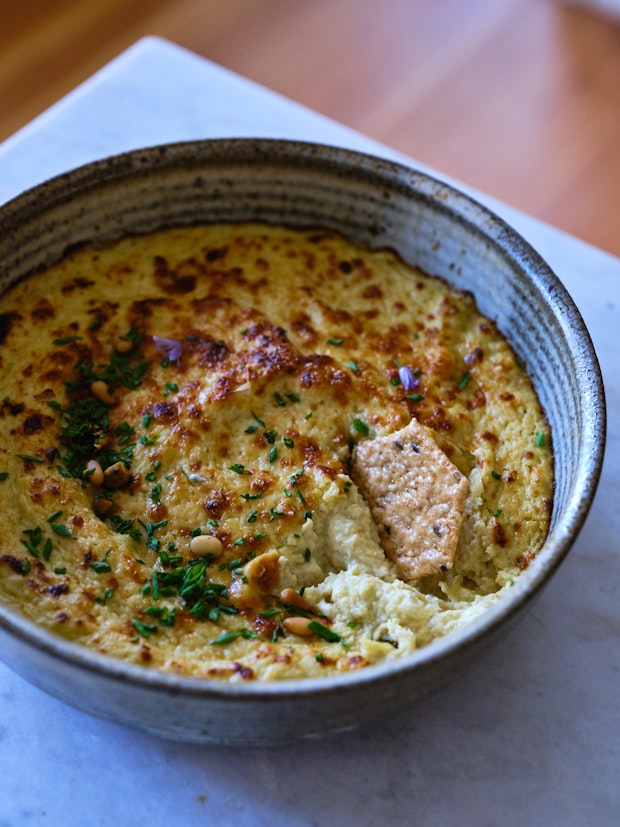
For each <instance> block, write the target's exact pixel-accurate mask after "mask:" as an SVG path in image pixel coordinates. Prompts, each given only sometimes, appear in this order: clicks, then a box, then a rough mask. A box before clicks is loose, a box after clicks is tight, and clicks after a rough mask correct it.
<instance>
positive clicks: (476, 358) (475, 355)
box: [464, 347, 484, 368]
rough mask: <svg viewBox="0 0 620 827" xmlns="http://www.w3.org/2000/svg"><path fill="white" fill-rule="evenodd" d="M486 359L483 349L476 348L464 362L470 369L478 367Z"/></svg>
mask: <svg viewBox="0 0 620 827" xmlns="http://www.w3.org/2000/svg"><path fill="white" fill-rule="evenodd" d="M483 358H484V353H483V351H482V348H481V347H475V348H474V349H473V350H472V352H471V353H468V354H467V356H466V357H465V359H464V361H465V364H466V365H467V367H468V368H471V367H473V365H478V364H480V362H482V360H483Z"/></svg>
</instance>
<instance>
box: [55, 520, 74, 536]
mask: <svg viewBox="0 0 620 827" xmlns="http://www.w3.org/2000/svg"><path fill="white" fill-rule="evenodd" d="M52 531H54V532H56V534H58V535H59V536H60V537H71V539H72V540H77V537H76V536H75V534H73V533H72V532H71V530H70V529H68V528H67V526H66V525H63V524H62V523H52Z"/></svg>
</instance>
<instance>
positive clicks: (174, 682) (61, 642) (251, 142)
mask: <svg viewBox="0 0 620 827" xmlns="http://www.w3.org/2000/svg"><path fill="white" fill-rule="evenodd" d="M206 154H208V155H210V157H211V159H212V160H211V163H212V162H213V159H217V158H226V159H227V160H228V161H229V162H231V163H234V164H238V163H246V164H255V163H267V164H270V165H272V166H278V165H281V164H284V163H289V164H291V163H293V164H295V165H300V164H301V165H304V166H308V165H309V164H312V163H315V162H319V163H320V164H321V165H322V168H323V169H325V168H326V167H328V168H330V169H332V171H334V172H337V173H340V172H344V173H346V174H352V173H353V172H354V171H359V170H363V171H364V177H365V178H366V179H368V178H370V176H374V177H376V179H377V181H378V182H381V183H382V185H383V186H391V187H392V188H394V187H395V186H396V187H397V188H399V189H401V191H403V192H405V193H406V194H407V193H408V194H413V193H415V196H416V197H417V198H418V199H421V200H424V201H427V202H429V203H430V204H432V206H433V208H434V209H436V210H439V211H444V212H447V213H449V214H452V215H455V216H456V217H457V218H458V219H459V220H460V221H462V222H465V223H466V224H467V225H468V228H469V229H470V230H474V231H475V232H477V233H478V234H482V235H483V236H484V237H485V238H486V239H488V240H489V241H490V242H491V243H492V244H494V245H495V247H496V248H498V249H499V251H500V253H501V254H502V255H503V256H504V257H505V258H507V259H509V260H510V261H512V262H514V263H515V264H516V265H517V266H518V267H519V268H520V269H521V270H522V271H524V272H525V273H527V276H528V278H529V280H530V281H532V282H533V283H534V285H535V286H536V287H537V288H538V290H539V291H540V292H542V293H543V294H544V296H545V298H546V300H547V301H548V302H551V303H554V302H557V304H558V305H559V306H561V311H560V315H561V317H562V318H563V319H564V320H565V321H566V322H568V323H569V324H566V325H565V328H566V329H565V333H566V335H567V338H568V339H569V340H570V342H571V346H572V353H573V356H574V358H576V359H577V360H578V364H581V365H582V366H583V367H584V368H585V367H586V366H587V369H588V372H589V377H590V380H591V382H590V385H589V386H588V388H587V389H584V392H585V394H586V397H585V400H584V404H583V410H584V425H585V428H584V446H585V449H587V453H588V459H587V462H586V463H584V469H583V472H582V474H581V475H580V476H579V478H578V480H577V484H576V486H575V487H574V489H573V490H572V491H571V496H570V498H569V501H568V503H567V506H566V509H565V513H564V517H563V520H562V522H561V523H560V524H558V525H556V526H555V527H554V528H553V529H552V530H551V531H550V533H549V534H548V536H547V538H546V540H545V542H544V544H543V547H542V549H541V553H539V554H538V556H537V557H536V558H535V559H534V561H533V562H532V563H531V564H530V565H529V567H528V568H527V569H526V570H525V571H523V572H522V573H521V574H520V575H519V577H518V578H517V579H516V581H514V585H513V586H512V587H511V588H510V589H509V590H506V589H504V590H502V591H501V592H498V599H497V600H495V602H493V603H492V604H491V605H490V606H488V607H486V608H484V609H483V611H482V612H481V613H480V614H479V615H478V616H477V617H475V618H473V619H471V620H469V621H468V622H467V623H465V624H464V625H463V626H462V627H460V628H458V629H456V630H453V631H451V632H448V633H447V634H446V635H444V636H442V637H440V638H437V639H435V640H433V641H432V642H431V643H429V644H427V645H425V646H423V647H421V648H420V649H418V650H416V651H415V652H413V653H411V654H409V655H404V656H401V657H396V658H394V659H393V660H388V661H385V662H382V663H379V664H372V665H369V666H367V667H365V668H364V669H360V670H354V671H352V672H348V673H345V674H341V675H330V676H326V677H318V678H295V679H278V680H274V681H262V680H256V681H238V682H237V681H235V682H231V681H222V680H221V679H217V678H206V677H194V676H187V675H177V674H174V673H170V672H164V671H162V670H159V669H156V668H153V667H149V666H142V665H139V664H134V663H131V662H128V661H124V660H122V659H119V658H115V657H111V656H107V655H103V654H100V653H99V652H96V651H94V650H91V649H89V648H88V647H86V646H85V645H83V644H78V643H73V642H71V641H69V640H67V639H65V638H62V637H61V636H59V635H56V634H54V633H53V632H51V631H49V630H47V629H45V628H43V627H41V626H39V625H38V624H37V623H36V622H35V621H31V620H28V619H27V618H26V617H25V616H22V615H20V614H19V613H18V611H17V610H15V609H12V608H11V607H9V606H8V605H7V604H5V603H2V602H0V630H1V631H2V632H4V633H6V634H8V635H10V636H12V637H14V638H16V639H18V640H20V641H21V642H23V643H25V644H27V645H29V646H30V647H31V648H34V649H36V650H38V651H39V652H40V653H41V654H44V655H49V656H52V657H53V658H55V659H57V660H60V661H62V662H63V663H64V664H65V665H66V666H68V667H73V668H76V669H78V670H80V671H82V672H84V671H86V672H91V673H95V674H97V675H98V676H100V677H101V678H106V679H109V680H120V681H123V682H124V683H126V684H131V685H133V686H135V687H136V688H142V689H147V690H161V691H164V692H167V693H171V694H179V693H182V694H183V695H188V696H193V697H196V698H203V699H205V700H207V699H210V700H213V699H220V700H228V701H230V700H238V701H242V700H245V699H252V700H253V701H268V700H270V699H273V698H274V697H277V698H278V699H282V698H283V697H284V698H303V697H305V696H313V697H316V696H317V695H322V694H326V693H327V694H330V693H332V692H334V691H341V690H344V689H346V688H350V687H358V686H361V685H365V684H367V683H379V682H381V681H386V680H393V679H394V677H395V676H396V675H397V674H399V673H402V672H410V671H413V670H415V669H416V668H417V667H421V666H424V665H430V664H432V663H436V662H439V661H441V660H443V659H444V658H446V657H447V656H449V655H450V654H453V653H454V652H456V650H458V649H462V648H469V647H473V646H474V645H475V644H476V643H477V642H478V641H479V640H480V639H481V638H483V637H485V636H487V635H488V634H489V633H490V632H491V631H492V630H494V629H497V627H499V626H500V625H502V624H504V623H505V622H506V621H508V620H509V618H511V617H513V616H516V615H517V614H518V613H519V612H520V610H521V609H522V608H523V607H524V605H525V604H526V603H527V602H528V601H529V600H530V599H531V598H532V597H533V596H534V595H536V594H538V593H539V592H540V591H541V590H542V588H543V587H544V586H545V585H546V583H547V582H548V581H549V579H550V578H551V576H552V575H553V573H554V572H555V570H556V569H557V568H558V566H559V565H560V564H561V563H562V561H563V560H564V558H565V557H566V555H567V554H568V551H569V550H570V548H571V546H572V545H573V543H574V541H575V540H576V538H577V535H578V533H579V531H580V530H581V528H582V526H583V523H584V522H585V519H586V517H587V514H588V512H589V510H590V507H591V505H592V502H593V499H594V496H595V493H596V489H597V486H598V483H599V480H600V475H601V471H602V465H603V458H604V451H605V439H606V405H605V391H604V385H603V379H602V374H601V369H600V365H599V362H598V358H597V356H596V352H595V350H594V345H593V343H592V339H591V337H590V334H589V332H588V330H587V328H586V325H585V322H584V321H583V319H582V317H581V314H580V312H579V310H578V309H577V307H576V305H575V303H574V301H573V299H572V298H571V296H570V295H569V293H568V291H567V290H566V288H565V287H564V285H563V284H562V282H561V281H560V279H559V278H558V276H557V275H556V274H555V273H554V272H553V271H552V270H551V268H550V267H549V265H548V264H547V263H546V262H545V261H544V260H543V258H542V257H541V256H540V254H539V253H537V252H536V250H535V249H534V248H533V247H532V246H531V245H530V244H529V242H527V241H526V240H525V238H523V236H521V235H520V233H518V232H517V231H516V230H515V229H513V228H512V227H511V226H510V225H509V224H508V223H507V222H506V221H505V220H504V219H503V218H501V217H500V216H498V215H497V214H496V213H495V212H493V211H492V210H491V209H489V208H488V207H486V206H484V205H483V204H482V203H480V202H479V201H478V200H476V198H474V197H473V196H472V195H469V194H468V193H466V192H464V191H463V190H460V189H458V187H457V186H455V185H453V184H451V183H447V182H445V181H443V180H441V179H440V178H438V177H435V176H434V175H432V174H429V173H427V172H425V171H422V170H420V169H417V168H416V167H415V166H413V165H412V166H408V165H406V164H405V163H403V162H400V161H394V160H390V159H386V158H383V157H380V156H375V155H372V154H370V153H367V152H360V151H357V150H351V149H345V148H341V147H337V146H332V145H329V144H322V143H315V142H307V141H295V140H283V139H270V138H217V139H209V138H207V139H199V140H191V141H179V142H175V143H169V144H159V145H154V146H148V147H145V148H141V149H134V150H130V151H128V152H123V153H119V154H116V155H112V156H108V157H106V158H102V159H99V160H96V161H92V162H89V163H87V164H83V165H81V166H79V167H76V168H75V169H72V170H69V171H67V172H64V173H61V174H60V175H56V176H54V177H53V178H50V179H48V180H46V181H43V182H41V183H40V184H37V185H35V186H34V187H31V188H29V189H28V190H26V191H25V192H23V193H21V194H20V195H18V196H16V197H15V198H13V199H11V200H10V201H8V202H6V204H4V205H2V206H0V241H1V240H2V237H3V236H4V237H7V236H10V235H11V233H12V232H13V231H14V229H15V228H16V227H18V226H19V224H20V223H21V222H22V221H23V220H24V219H28V220H31V219H32V217H33V216H35V217H36V216H38V215H41V214H43V215H44V214H45V212H46V211H47V209H49V208H51V207H53V206H55V205H56V204H59V203H63V202H66V201H69V200H71V199H72V198H74V197H76V196H79V195H80V193H83V192H84V191H88V190H89V189H91V188H93V187H97V186H99V185H102V184H106V183H108V182H119V181H120V180H123V179H124V178H128V179H131V178H134V177H135V176H136V175H140V174H142V175H144V174H148V173H149V171H151V172H152V171H153V170H154V169H160V170H166V169H173V168H175V167H176V168H178V167H183V166H185V165H187V164H188V163H190V164H191V163H194V164H195V162H196V158H197V157H200V158H202V159H203V160H204V158H205V157H206ZM388 179H389V182H390V183H389V185H388V184H387V183H386V181H387V180H388ZM448 196H449V204H447V203H446V202H447V197H448ZM481 225H482V226H483V227H484V231H482V230H481V228H480V227H481ZM585 449H584V454H585V453H586V450H585ZM586 472H587V473H586Z"/></svg>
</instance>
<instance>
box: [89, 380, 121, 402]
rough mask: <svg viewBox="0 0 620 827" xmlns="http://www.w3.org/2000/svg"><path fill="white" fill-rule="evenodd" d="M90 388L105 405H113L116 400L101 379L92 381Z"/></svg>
mask: <svg viewBox="0 0 620 827" xmlns="http://www.w3.org/2000/svg"><path fill="white" fill-rule="evenodd" d="M90 389H91V391H92V392H93V394H94V395H95V396H96V397H97V399H99V400H100V401H101V402H104V403H105V404H106V405H113V404H114V403H115V402H116V399H115V398H114V397H113V396H112V394H111V393H110V389H109V388H108V386H107V385H106V383H105V382H103V381H102V380H101V379H97V380H96V381H95V382H93V383H92V385H91V386H90Z"/></svg>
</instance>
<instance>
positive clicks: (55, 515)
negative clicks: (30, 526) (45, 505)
mask: <svg viewBox="0 0 620 827" xmlns="http://www.w3.org/2000/svg"><path fill="white" fill-rule="evenodd" d="M62 515H63V512H62V511H54V513H53V514H50V516H49V517H48V518H47V522H48V523H53V522H54V521H55V520H57V519H58V518H59V517H62Z"/></svg>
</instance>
